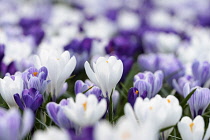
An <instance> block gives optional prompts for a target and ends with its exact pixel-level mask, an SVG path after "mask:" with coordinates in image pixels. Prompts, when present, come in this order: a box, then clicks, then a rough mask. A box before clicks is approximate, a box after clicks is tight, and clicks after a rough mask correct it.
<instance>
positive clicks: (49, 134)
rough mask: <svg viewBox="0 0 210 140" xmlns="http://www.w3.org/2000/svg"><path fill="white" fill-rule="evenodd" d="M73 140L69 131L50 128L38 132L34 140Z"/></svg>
mask: <svg viewBox="0 0 210 140" xmlns="http://www.w3.org/2000/svg"><path fill="white" fill-rule="evenodd" d="M57 139H59V140H71V138H70V136H69V134H68V132H67V131H65V130H63V129H58V128H56V127H50V128H48V129H47V130H45V131H42V130H38V131H36V132H35V133H34V135H33V138H32V140H57Z"/></svg>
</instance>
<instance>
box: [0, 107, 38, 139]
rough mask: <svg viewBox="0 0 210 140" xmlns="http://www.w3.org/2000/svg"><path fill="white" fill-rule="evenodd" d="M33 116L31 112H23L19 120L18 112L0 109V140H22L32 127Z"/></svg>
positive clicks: (13, 109)
mask: <svg viewBox="0 0 210 140" xmlns="http://www.w3.org/2000/svg"><path fill="white" fill-rule="evenodd" d="M33 123H34V116H33V113H32V111H30V110H27V109H26V110H25V111H24V113H23V116H22V118H21V114H20V112H19V111H18V110H17V109H15V108H12V109H10V110H8V111H7V110H5V109H3V108H0V132H1V133H0V139H1V140H22V139H23V138H24V137H25V136H26V135H27V133H29V132H30V130H31V128H32V127H33Z"/></svg>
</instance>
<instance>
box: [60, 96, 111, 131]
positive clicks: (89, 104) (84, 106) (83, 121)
mask: <svg viewBox="0 0 210 140" xmlns="http://www.w3.org/2000/svg"><path fill="white" fill-rule="evenodd" d="M106 109H107V103H106V100H105V99H102V100H101V101H100V102H98V99H97V98H96V96H95V95H89V96H88V97H87V96H85V95H84V94H82V93H79V94H77V96H76V101H75V102H74V100H73V99H72V98H70V100H69V104H68V106H66V107H65V108H64V113H65V114H66V116H67V117H68V118H69V120H71V121H72V122H74V123H75V124H77V125H79V126H81V127H83V126H88V125H93V124H95V123H96V122H97V121H99V119H101V118H102V117H103V115H104V114H105V112H106Z"/></svg>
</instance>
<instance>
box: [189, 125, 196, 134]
mask: <svg viewBox="0 0 210 140" xmlns="http://www.w3.org/2000/svg"><path fill="white" fill-rule="evenodd" d="M194 125H195V124H194V123H191V124H190V125H189V126H190V130H191V132H192V131H193V126H194Z"/></svg>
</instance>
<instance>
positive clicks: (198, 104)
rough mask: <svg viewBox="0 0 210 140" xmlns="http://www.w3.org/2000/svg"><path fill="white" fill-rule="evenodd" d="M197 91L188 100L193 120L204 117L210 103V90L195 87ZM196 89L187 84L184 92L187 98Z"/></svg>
mask: <svg viewBox="0 0 210 140" xmlns="http://www.w3.org/2000/svg"><path fill="white" fill-rule="evenodd" d="M195 88H196V91H195V92H194V93H193V95H192V96H191V97H190V99H189V100H188V103H189V106H190V112H191V115H192V117H193V118H195V117H196V116H197V115H203V113H204V112H205V110H206V108H207V107H208V105H209V103H210V90H209V89H208V88H201V87H195ZM195 88H190V86H189V84H188V83H187V84H185V86H184V88H183V92H184V95H185V97H186V96H187V95H188V94H189V93H190V92H191V91H192V90H193V89H195Z"/></svg>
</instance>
